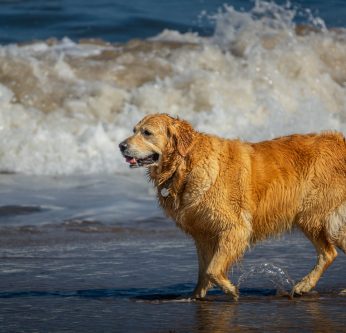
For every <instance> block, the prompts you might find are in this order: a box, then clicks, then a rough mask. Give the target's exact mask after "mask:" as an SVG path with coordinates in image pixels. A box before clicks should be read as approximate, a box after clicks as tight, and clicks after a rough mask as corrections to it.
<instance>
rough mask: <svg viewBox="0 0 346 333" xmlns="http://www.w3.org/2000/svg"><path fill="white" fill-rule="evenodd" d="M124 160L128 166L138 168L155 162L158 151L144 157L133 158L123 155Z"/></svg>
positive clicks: (157, 157) (157, 158) (158, 156)
mask: <svg viewBox="0 0 346 333" xmlns="http://www.w3.org/2000/svg"><path fill="white" fill-rule="evenodd" d="M124 157H125V159H126V162H127V163H129V164H130V168H139V167H142V166H150V165H152V164H155V163H156V162H157V161H158V160H159V158H160V155H159V154H158V153H154V154H151V155H149V156H147V157H145V158H135V157H133V156H128V155H124Z"/></svg>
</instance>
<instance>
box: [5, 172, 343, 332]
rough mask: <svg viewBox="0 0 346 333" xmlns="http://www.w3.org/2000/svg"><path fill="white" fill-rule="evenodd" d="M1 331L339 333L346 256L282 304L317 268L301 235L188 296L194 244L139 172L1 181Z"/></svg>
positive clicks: (262, 250)
mask: <svg viewBox="0 0 346 333" xmlns="http://www.w3.org/2000/svg"><path fill="white" fill-rule="evenodd" d="M0 202H1V203H2V206H1V207H0V281H1V288H0V322H1V325H0V331H1V332H61V331H64V332H96V331H98V332H100V331H114V332H170V331H171V332H230V331H235V332H264V331H265V332H280V331H285V332H290V331H291V332H296V331H297V330H299V331H300V332H311V331H321V332H323V331H325V332H343V331H344V327H345V324H346V318H345V306H346V298H345V295H342V294H341V291H342V290H343V289H345V288H346V285H345V276H346V266H345V256H344V255H343V254H341V253H340V256H339V257H338V258H337V259H336V261H335V262H334V264H333V265H332V266H331V267H330V268H329V270H328V271H327V273H326V274H325V275H324V277H323V278H322V279H321V281H320V283H319V284H318V287H317V288H316V292H314V293H311V294H309V295H306V296H303V297H294V298H293V299H291V298H290V297H289V295H288V294H289V292H290V289H291V287H292V285H293V281H294V280H295V281H297V280H298V279H299V278H300V277H302V276H303V275H304V274H306V273H307V272H308V271H309V270H310V269H311V268H312V267H313V265H314V262H315V254H314V250H313V247H312V245H311V244H310V243H309V242H308V241H307V240H306V239H304V238H303V236H302V235H300V234H299V233H298V232H294V233H293V234H291V235H286V236H283V237H282V238H280V239H274V240H270V241H267V242H264V243H262V244H259V245H258V246H256V247H255V248H253V249H251V250H250V251H249V252H248V253H247V254H246V256H245V258H244V260H243V261H242V263H241V264H239V265H237V266H235V267H234V268H233V270H232V272H231V273H230V278H231V280H232V281H233V282H235V283H237V284H238V285H239V287H240V294H241V297H240V301H239V302H237V303H235V302H234V301H233V300H231V299H229V298H228V297H227V296H225V295H223V294H222V293H221V292H220V291H219V290H218V289H214V290H212V291H211V292H210V293H209V295H208V297H207V299H206V300H205V301H198V302H194V301H190V300H189V299H188V297H189V295H190V293H191V292H192V290H193V288H194V284H195V281H196V275H197V260H196V255H195V249H194V245H193V242H192V240H191V239H189V238H187V237H186V236H185V235H184V234H183V233H182V232H181V231H180V230H178V229H177V228H176V227H175V225H174V223H173V222H172V221H169V220H167V219H166V218H165V217H164V216H163V214H162V213H161V211H160V210H159V209H158V207H157V204H156V202H155V198H154V194H153V191H152V189H151V185H150V184H148V183H147V182H146V181H145V176H144V174H143V173H142V172H140V171H138V170H135V171H134V172H132V174H131V175H128V174H123V175H114V176H88V177H87V176H84V177H72V176H70V177H43V176H37V177H32V176H19V175H1V176H0Z"/></svg>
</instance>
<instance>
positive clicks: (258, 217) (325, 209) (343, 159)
mask: <svg viewBox="0 0 346 333" xmlns="http://www.w3.org/2000/svg"><path fill="white" fill-rule="evenodd" d="M252 147H253V153H252V179H253V182H252V191H253V195H252V204H253V205H254V210H253V211H254V216H253V238H254V239H262V238H264V237H265V236H268V234H275V233H277V232H280V231H284V230H287V229H290V228H291V227H292V225H294V224H296V225H298V226H299V227H300V228H301V229H302V230H303V231H304V232H305V233H308V234H310V233H312V234H314V235H317V234H319V233H320V232H321V231H322V230H325V231H326V233H327V234H326V235H327V236H328V237H331V235H332V234H335V226H333V222H331V219H330V216H334V215H333V214H334V212H336V211H337V212H338V216H339V218H338V219H337V220H338V222H337V224H338V225H339V227H342V224H344V225H345V221H346V220H345V219H343V222H341V221H340V214H341V211H343V208H342V207H343V204H344V203H345V212H346V145H345V140H344V137H343V136H342V135H341V134H339V133H323V134H320V135H317V134H309V135H292V136H286V137H282V138H278V139H275V140H272V141H265V142H260V143H256V144H253V145H252ZM334 220H336V218H335V217H334ZM331 228H332V229H334V231H333V232H332V231H331V230H330V229H331ZM265 229H266V230H265ZM333 237H334V238H335V236H333ZM344 250H345V249H344Z"/></svg>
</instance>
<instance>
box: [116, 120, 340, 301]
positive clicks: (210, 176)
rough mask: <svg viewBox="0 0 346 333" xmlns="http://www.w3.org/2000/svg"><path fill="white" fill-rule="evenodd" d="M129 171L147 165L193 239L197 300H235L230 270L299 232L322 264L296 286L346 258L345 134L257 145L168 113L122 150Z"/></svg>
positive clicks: (312, 282)
mask: <svg viewBox="0 0 346 333" xmlns="http://www.w3.org/2000/svg"><path fill="white" fill-rule="evenodd" d="M119 147H120V150H121V153H122V155H123V156H124V157H125V158H126V161H127V162H128V163H129V165H130V167H146V168H147V170H148V174H149V177H150V179H151V180H152V182H153V183H154V185H155V187H156V189H157V197H158V200H159V202H160V205H161V206H162V208H163V209H164V211H165V212H166V214H167V215H168V216H169V217H171V218H172V219H173V220H174V221H175V222H176V224H177V226H178V227H180V228H181V229H182V230H183V231H184V232H185V233H187V234H189V235H190V236H192V238H193V239H194V242H195V245H196V249H197V254H198V263H199V273H198V282H197V286H196V288H195V290H194V292H193V295H192V297H193V298H194V299H201V298H204V297H205V296H206V294H207V291H208V289H210V288H211V287H212V286H215V285H216V286H218V287H220V288H221V289H222V290H223V291H224V292H225V293H226V294H229V295H231V296H232V297H233V298H234V299H235V300H237V299H238V297H239V293H238V290H237V288H236V286H235V285H234V284H232V283H231V282H230V280H229V279H228V271H229V269H230V267H231V265H233V264H234V263H236V262H238V261H239V260H240V259H241V258H242V256H243V255H244V252H245V251H246V250H247V248H249V246H250V245H252V244H254V243H256V242H258V241H261V240H263V239H265V238H267V237H270V236H273V235H277V234H280V233H283V232H285V231H288V230H290V229H292V228H293V227H298V228H299V229H301V230H302V231H303V233H304V234H305V235H306V237H307V238H308V239H309V240H310V241H311V242H312V244H313V245H314V246H315V249H316V251H317V264H316V266H315V267H314V268H313V269H312V271H311V272H310V273H309V274H307V275H306V276H305V277H304V278H303V279H302V280H301V281H299V282H298V283H297V284H295V286H294V287H293V293H294V294H298V295H301V294H303V293H306V292H309V291H310V290H311V289H313V288H314V287H315V286H316V284H317V282H318V280H319V278H320V277H321V275H322V274H323V273H324V271H325V270H326V269H327V268H328V266H329V265H330V264H331V263H332V262H333V261H334V259H335V258H336V256H337V251H336V247H339V248H340V249H341V250H342V251H344V252H345V253H346V143H345V138H344V137H343V135H342V134H340V133H337V132H325V133H321V134H305V135H299V134H295V135H289V136H283V137H279V138H276V139H274V140H270V141H263V142H258V143H250V142H243V141H240V140H229V139H223V138H220V137H217V136H214V135H209V134H205V133H201V132H198V131H196V130H194V129H193V127H192V126H191V125H190V124H189V123H188V122H187V121H184V120H180V119H178V118H174V117H171V116H169V115H167V114H153V115H148V116H146V117H144V118H143V119H142V120H141V121H140V122H139V123H138V124H137V125H136V126H135V127H134V129H133V135H132V136H130V137H129V138H127V139H126V140H124V141H122V142H121V143H120V145H119Z"/></svg>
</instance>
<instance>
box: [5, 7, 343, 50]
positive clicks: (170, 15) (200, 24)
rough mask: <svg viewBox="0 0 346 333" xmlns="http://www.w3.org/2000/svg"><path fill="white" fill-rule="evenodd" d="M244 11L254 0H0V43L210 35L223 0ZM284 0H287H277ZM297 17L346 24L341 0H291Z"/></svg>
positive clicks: (122, 40) (297, 19) (298, 19)
mask: <svg viewBox="0 0 346 333" xmlns="http://www.w3.org/2000/svg"><path fill="white" fill-rule="evenodd" d="M225 3H226V4H227V5H231V6H233V7H234V8H235V9H237V10H240V9H242V10H244V11H247V10H249V8H251V7H252V6H253V5H254V1H248V0H245V1H242V0H232V1H225V0H209V1H208V0H190V1H186V0H171V1H161V0H145V1H143V0H129V1H121V0H115V1H110V0H99V1H94V0H73V1H71V0H14V1H1V2H0V43H1V44H7V43H16V42H25V41H31V40H37V39H38V40H42V39H47V38H51V37H55V38H58V39H61V38H63V37H69V38H71V39H73V40H79V39H81V38H100V39H103V40H107V41H111V42H124V41H127V40H129V39H133V38H140V39H143V38H148V37H151V36H154V35H157V34H158V33H160V32H161V31H162V30H164V29H171V30H177V31H179V32H190V31H192V32H198V33H199V34H200V35H209V34H211V33H212V31H213V22H212V20H210V19H208V18H206V17H205V15H201V14H203V13H206V14H207V16H208V15H213V14H214V13H216V12H217V11H218V10H219V9H220V8H221V7H222V6H223V4H225ZM277 3H279V4H285V3H286V1H277ZM291 6H292V7H293V8H296V9H297V12H298V15H297V18H296V21H297V22H304V21H306V13H305V12H306V9H308V10H310V11H311V13H312V14H313V15H314V16H318V17H320V18H322V19H323V20H324V21H325V23H326V25H327V26H328V27H345V26H346V2H345V1H344V0H330V1H324V0H301V1H292V2H291Z"/></svg>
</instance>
